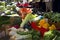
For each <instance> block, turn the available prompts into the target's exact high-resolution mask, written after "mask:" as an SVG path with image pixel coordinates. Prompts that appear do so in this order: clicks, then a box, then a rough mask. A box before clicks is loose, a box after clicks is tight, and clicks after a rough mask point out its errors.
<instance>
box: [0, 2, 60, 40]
mask: <svg viewBox="0 0 60 40" xmlns="http://www.w3.org/2000/svg"><path fill="white" fill-rule="evenodd" d="M1 6H2V7H1ZM30 6H31V5H29V4H28V3H27V4H20V3H19V2H11V3H9V4H7V5H5V2H2V1H1V2H0V12H1V13H0V31H1V32H0V33H1V34H0V36H1V35H2V36H1V37H0V38H2V37H5V36H6V35H9V36H10V37H9V40H60V27H59V26H60V14H59V13H54V12H43V13H42V12H40V11H38V10H37V8H36V9H35V10H34V8H29V7H30ZM36 10H37V11H36ZM3 31H4V32H3ZM3 34H4V35H3ZM6 39H7V38H6Z"/></svg>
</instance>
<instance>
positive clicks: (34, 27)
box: [31, 22, 39, 31]
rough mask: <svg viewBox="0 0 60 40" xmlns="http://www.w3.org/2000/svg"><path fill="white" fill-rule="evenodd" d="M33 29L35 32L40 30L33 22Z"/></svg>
mask: <svg viewBox="0 0 60 40" xmlns="http://www.w3.org/2000/svg"><path fill="white" fill-rule="evenodd" d="M31 27H32V28H33V29H34V30H37V31H39V28H38V27H37V25H36V23H35V22H31Z"/></svg>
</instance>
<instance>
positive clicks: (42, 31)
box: [31, 22, 48, 36]
mask: <svg viewBox="0 0 60 40" xmlns="http://www.w3.org/2000/svg"><path fill="white" fill-rule="evenodd" d="M31 26H32V28H33V29H34V30H37V31H39V32H40V33H41V35H42V36H43V35H44V33H45V32H47V31H48V30H47V29H45V28H43V27H41V28H39V27H38V26H37V25H36V23H35V22H31Z"/></svg>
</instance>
